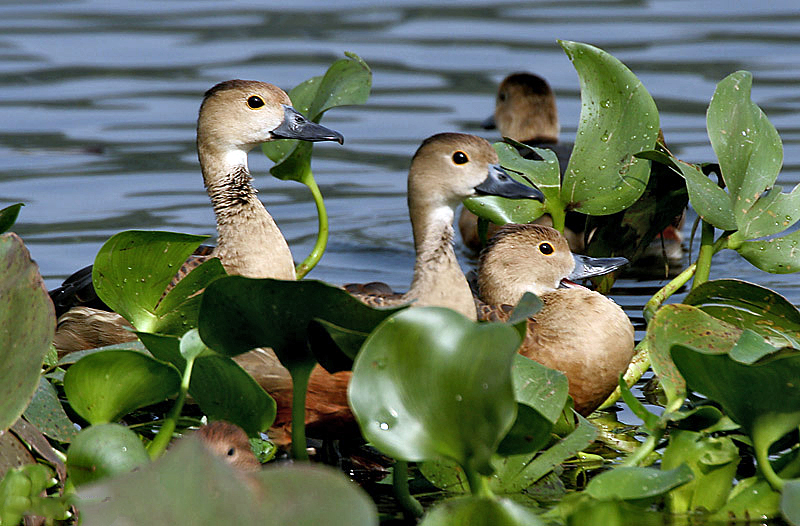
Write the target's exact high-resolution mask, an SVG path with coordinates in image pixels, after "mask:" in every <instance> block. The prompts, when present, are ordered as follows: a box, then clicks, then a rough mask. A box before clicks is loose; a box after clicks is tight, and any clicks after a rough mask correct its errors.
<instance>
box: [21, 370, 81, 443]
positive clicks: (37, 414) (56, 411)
mask: <svg viewBox="0 0 800 526" xmlns="http://www.w3.org/2000/svg"><path fill="white" fill-rule="evenodd" d="M23 415H24V416H25V418H26V419H27V420H28V422H30V423H31V424H33V425H34V426H36V428H38V429H39V431H41V432H42V433H43V434H45V435H47V436H48V437H50V438H52V439H54V440H57V441H59V442H63V443H69V441H70V440H72V437H73V436H75V433H76V432H77V431H76V430H75V426H74V425H73V424H72V421H71V420H70V419H69V417H67V414H66V413H65V412H64V407H63V406H62V405H61V402H60V401H59V400H58V393H56V389H55V387H53V384H51V383H50V382H49V381H47V379H45V378H44V377H40V378H39V386H38V387H37V388H36V393H34V395H33V399H32V400H31V403H30V404H28V407H27V408H25V412H24V413H23Z"/></svg>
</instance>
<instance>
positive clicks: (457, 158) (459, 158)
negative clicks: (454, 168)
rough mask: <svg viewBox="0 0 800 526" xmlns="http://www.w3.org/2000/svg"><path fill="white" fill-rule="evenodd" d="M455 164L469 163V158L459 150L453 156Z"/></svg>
mask: <svg viewBox="0 0 800 526" xmlns="http://www.w3.org/2000/svg"><path fill="white" fill-rule="evenodd" d="M453 162H454V163H456V164H464V163H467V162H469V157H467V154H466V153H464V152H462V151H460V150H459V151H457V152H456V153H454V154H453Z"/></svg>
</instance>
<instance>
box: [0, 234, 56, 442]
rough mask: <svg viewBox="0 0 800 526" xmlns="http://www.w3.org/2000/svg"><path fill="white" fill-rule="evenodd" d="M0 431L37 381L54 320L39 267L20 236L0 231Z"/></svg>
mask: <svg viewBox="0 0 800 526" xmlns="http://www.w3.org/2000/svg"><path fill="white" fill-rule="evenodd" d="M0 267H1V268H2V269H3V271H2V272H0V371H1V372H0V432H2V431H4V430H6V429H8V427H9V426H10V425H11V424H13V423H14V422H15V421H16V420H17V418H18V417H19V416H20V415H21V414H22V412H23V411H24V410H25V407H26V406H27V405H28V402H30V400H31V397H32V396H33V393H34V392H35V391H36V386H37V384H38V383H39V371H40V369H41V367H42V361H43V360H44V357H45V355H46V354H47V351H48V350H49V349H50V342H52V341H53V333H54V331H55V326H56V319H55V312H54V310H53V303H52V302H51V301H50V297H49V296H48V295H47V289H46V288H45V286H44V281H43V280H42V276H41V275H40V274H39V268H38V267H37V265H36V263H34V261H33V260H32V259H31V255H30V253H29V252H28V249H27V248H25V245H24V244H23V243H22V240H21V239H20V238H19V237H18V236H17V235H16V234H13V233H9V234H3V235H0Z"/></svg>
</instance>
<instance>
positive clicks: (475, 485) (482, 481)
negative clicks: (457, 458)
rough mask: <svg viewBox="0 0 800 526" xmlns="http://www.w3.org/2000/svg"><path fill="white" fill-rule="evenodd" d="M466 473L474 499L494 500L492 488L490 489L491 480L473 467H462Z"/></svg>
mask: <svg viewBox="0 0 800 526" xmlns="http://www.w3.org/2000/svg"><path fill="white" fill-rule="evenodd" d="M462 467H463V468H464V473H465V474H466V475H467V482H468V483H469V490H470V492H471V493H472V495H473V496H474V497H482V498H487V499H491V498H494V493H492V490H491V488H489V478H488V477H484V476H483V475H481V474H480V473H478V472H477V471H475V470H474V469H473V468H471V467H469V468H468V467H467V466H462Z"/></svg>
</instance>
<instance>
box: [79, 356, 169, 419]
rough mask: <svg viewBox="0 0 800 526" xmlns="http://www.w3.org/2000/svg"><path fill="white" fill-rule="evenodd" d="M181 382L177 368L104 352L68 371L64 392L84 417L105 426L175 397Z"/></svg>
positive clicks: (141, 357) (138, 357)
mask: <svg viewBox="0 0 800 526" xmlns="http://www.w3.org/2000/svg"><path fill="white" fill-rule="evenodd" d="M180 383H181V376H180V374H179V373H178V371H177V370H176V369H175V368H174V367H172V366H171V365H167V364H165V363H163V362H160V361H158V360H155V359H154V358H151V357H149V356H147V355H145V354H142V353H139V352H136V351H104V352H100V353H96V354H90V355H88V356H85V357H84V358H82V359H81V360H79V361H78V362H77V363H75V365H73V366H71V367H70V368H69V369H68V370H67V373H66V374H65V375H64V392H65V393H66V395H67V399H68V400H69V403H70V406H71V407H72V409H73V410H74V411H75V412H76V413H78V414H79V415H80V416H81V417H82V418H84V419H85V420H87V421H88V422H90V423H92V424H105V423H109V422H115V421H116V420H118V419H119V418H121V417H122V416H124V415H126V414H128V413H130V412H131V411H133V410H135V409H138V408H140V407H144V406H147V405H151V404H154V403H157V402H161V401H163V400H166V399H167V398H169V397H170V396H174V395H175V394H177V392H178V388H179V387H180Z"/></svg>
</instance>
